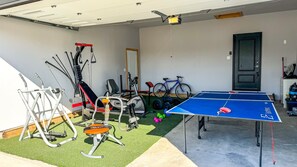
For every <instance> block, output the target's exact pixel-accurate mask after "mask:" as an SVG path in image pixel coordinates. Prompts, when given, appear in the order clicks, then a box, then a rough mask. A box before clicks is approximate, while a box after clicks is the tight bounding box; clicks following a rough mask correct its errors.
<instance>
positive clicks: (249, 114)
mask: <svg viewBox="0 0 297 167" xmlns="http://www.w3.org/2000/svg"><path fill="white" fill-rule="evenodd" d="M167 113H171V114H182V115H183V129H184V142H185V143H184V151H185V153H187V142H186V123H187V122H188V121H189V119H188V120H187V121H186V120H185V116H186V115H191V116H192V117H193V116H194V115H198V138H199V139H201V136H200V129H201V128H202V127H203V128H204V130H205V131H206V129H205V117H220V118H233V119H243V120H252V121H255V134H256V137H257V145H258V146H260V156H259V166H262V143H263V122H281V119H280V117H279V115H278V113H277V111H276V109H275V107H274V104H273V102H272V101H271V100H270V98H269V96H267V94H266V93H265V92H247V91H246V92H236V91H230V92H227V91H202V92H200V93H198V94H197V95H195V96H193V97H191V98H189V99H187V100H186V101H184V102H182V103H181V104H179V105H177V106H175V107H173V108H172V109H170V110H168V111H167ZM192 117H191V118H192ZM200 117H202V118H201V119H200ZM191 118H190V119H191ZM259 138H260V143H259Z"/></svg>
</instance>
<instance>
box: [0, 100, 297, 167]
mask: <svg viewBox="0 0 297 167" xmlns="http://www.w3.org/2000/svg"><path fill="white" fill-rule="evenodd" d="M276 108H277V110H278V112H279V115H280V117H281V119H282V121H283V123H275V124H274V125H273V132H274V140H275V152H274V153H275V160H276V164H275V165H273V163H272V160H273V159H272V149H271V129H270V126H269V123H264V138H263V164H262V165H263V167H269V166H274V167H297V161H296V159H297V117H289V116H288V115H287V114H286V110H285V109H283V108H282V107H281V105H280V104H276ZM182 128H183V126H182V123H180V124H179V125H178V126H177V127H176V128H174V129H173V130H172V131H171V132H169V133H168V134H167V135H166V136H165V138H166V139H165V140H164V139H161V140H159V141H158V142H157V143H156V144H154V145H153V146H152V147H151V148H150V149H149V150H148V151H146V152H145V153H144V154H142V155H141V156H140V157H139V158H137V159H136V160H135V161H133V162H132V163H131V164H130V165H128V166H131V167H132V166H133V167H134V166H152V167H156V166H162V167H164V165H165V166H171V167H174V166H185V167H188V166H195V165H197V166H199V167H214V166H219V167H253V166H258V165H259V150H260V149H259V147H257V146H256V138H255V134H254V133H255V132H254V129H255V124H254V122H251V121H243V120H232V119H217V118H211V119H210V121H209V122H208V123H207V131H206V132H202V133H201V136H202V139H200V140H199V139H198V138H197V117H194V118H192V119H191V120H190V121H189V122H188V123H187V143H188V147H187V148H188V153H187V154H183V153H182V152H183V150H184V145H183V144H184V140H183V129H182ZM160 145H162V147H160ZM175 147H176V148H175ZM160 148H164V149H162V150H163V152H162V150H160ZM160 152H161V153H160ZM168 153H170V154H168ZM176 156H178V157H176ZM160 157H161V160H162V161H160ZM157 161H159V162H157ZM36 163H37V166H46V164H43V163H41V162H36V161H34V160H28V159H24V158H20V157H16V156H12V155H7V154H2V153H0V166H3V165H4V166H9V167H18V166H34V165H36ZM181 164H182V165H181Z"/></svg>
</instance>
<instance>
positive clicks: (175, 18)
mask: <svg viewBox="0 0 297 167" xmlns="http://www.w3.org/2000/svg"><path fill="white" fill-rule="evenodd" d="M152 13H155V14H157V15H159V16H161V19H162V22H163V23H164V22H165V21H166V20H168V23H169V24H170V25H176V24H181V20H182V19H181V15H177V16H175V15H171V16H167V15H166V14H164V13H162V12H159V11H157V10H153V11H152Z"/></svg>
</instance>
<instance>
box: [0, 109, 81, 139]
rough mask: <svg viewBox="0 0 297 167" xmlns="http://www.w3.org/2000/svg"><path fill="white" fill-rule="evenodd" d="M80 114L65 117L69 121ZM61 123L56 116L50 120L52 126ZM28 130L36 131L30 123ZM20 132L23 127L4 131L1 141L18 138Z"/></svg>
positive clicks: (59, 117) (0, 135)
mask: <svg viewBox="0 0 297 167" xmlns="http://www.w3.org/2000/svg"><path fill="white" fill-rule="evenodd" d="M80 113H81V112H73V113H69V114H67V115H68V117H69V118H70V119H71V118H75V117H77V116H80V115H81V114H80ZM62 121H63V119H62V117H61V116H58V117H55V118H53V119H52V123H53V124H57V123H60V122H62ZM46 123H47V121H46ZM28 129H29V131H33V130H35V129H36V126H35V124H34V123H31V124H30V125H29V126H28ZM22 130H23V126H18V127H15V128H11V129H7V130H4V131H2V132H0V138H1V137H2V139H9V138H12V137H15V136H19V135H20V134H21V133H22Z"/></svg>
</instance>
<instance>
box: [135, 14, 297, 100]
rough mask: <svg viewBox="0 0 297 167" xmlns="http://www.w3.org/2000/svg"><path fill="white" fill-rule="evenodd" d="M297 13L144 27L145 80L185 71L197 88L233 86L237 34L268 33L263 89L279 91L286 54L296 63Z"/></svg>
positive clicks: (263, 64) (265, 47)
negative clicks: (233, 49)
mask: <svg viewBox="0 0 297 167" xmlns="http://www.w3.org/2000/svg"><path fill="white" fill-rule="evenodd" d="M296 16H297V11H288V12H280V13H271V14H261V15H251V16H244V17H241V18H234V19H224V20H207V21H200V22H192V23H183V24H181V25H176V26H170V25H167V26H159V27H149V28H141V29H140V50H141V53H140V55H141V76H142V81H152V82H153V83H157V82H160V81H162V78H163V77H170V78H175V76H176V75H182V76H184V77H185V79H184V81H185V82H187V83H189V84H190V85H191V87H192V88H193V90H194V92H197V91H201V90H231V89H232V58H231V60H227V56H228V54H229V51H232V47H233V41H232V40H233V34H238V33H249V32H263V37H262V41H263V42H262V78H261V81H262V83H261V90H262V91H266V92H268V93H269V94H271V93H276V94H277V95H279V93H280V78H281V71H282V70H281V57H285V58H286V63H287V64H288V63H291V62H292V61H293V62H296V57H297V53H296V52H297V17H296ZM284 40H287V44H286V45H284V44H283V41H284ZM143 89H145V86H143Z"/></svg>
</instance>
